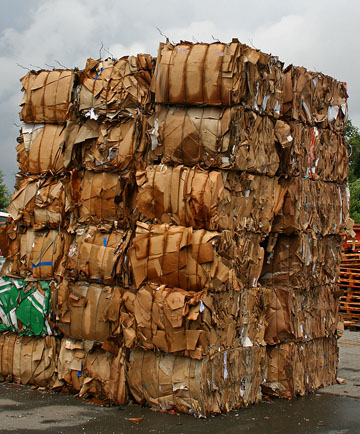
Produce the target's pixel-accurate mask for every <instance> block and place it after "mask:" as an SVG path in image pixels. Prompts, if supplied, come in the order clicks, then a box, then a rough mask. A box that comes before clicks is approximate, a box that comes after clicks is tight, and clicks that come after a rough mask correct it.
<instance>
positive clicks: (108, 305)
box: [56, 280, 122, 342]
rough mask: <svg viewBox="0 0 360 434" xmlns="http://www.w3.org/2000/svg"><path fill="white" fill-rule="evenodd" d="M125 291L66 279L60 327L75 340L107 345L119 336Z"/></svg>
mask: <svg viewBox="0 0 360 434" xmlns="http://www.w3.org/2000/svg"><path fill="white" fill-rule="evenodd" d="M121 295H122V289H121V288H119V287H117V286H115V287H111V286H103V285H99V284H91V283H88V282H76V283H72V282H69V281H67V280H63V281H62V282H61V284H60V285H59V287H58V290H57V305H56V318H57V321H56V324H57V327H58V328H59V329H60V330H61V332H62V333H63V334H64V335H65V336H67V337H71V338H74V339H88V340H92V341H97V342H104V341H106V340H107V339H108V338H110V337H111V336H113V335H114V334H119V329H118V327H119V319H120V304H121Z"/></svg>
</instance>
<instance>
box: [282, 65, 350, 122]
mask: <svg viewBox="0 0 360 434" xmlns="http://www.w3.org/2000/svg"><path fill="white" fill-rule="evenodd" d="M284 76H285V80H284V106H283V115H284V117H286V118H293V119H296V120H301V121H302V122H304V123H310V124H313V125H318V126H319V127H321V128H326V127H330V128H332V129H339V130H341V129H343V127H344V126H345V123H346V121H347V119H348V107H347V97H348V95H347V91H346V83H342V82H339V81H337V80H335V79H334V78H332V77H329V76H328V75H324V74H321V73H319V72H311V71H307V70H306V69H305V68H304V67H298V66H293V65H289V66H288V67H287V68H286V70H285V71H284Z"/></svg>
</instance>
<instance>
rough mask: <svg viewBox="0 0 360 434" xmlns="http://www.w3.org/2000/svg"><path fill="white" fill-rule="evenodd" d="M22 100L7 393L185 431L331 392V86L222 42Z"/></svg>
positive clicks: (343, 170) (132, 63) (336, 201)
mask: <svg viewBox="0 0 360 434" xmlns="http://www.w3.org/2000/svg"><path fill="white" fill-rule="evenodd" d="M22 84H23V87H24V98H23V101H22V104H21V105H22V110H21V114H20V116H21V119H22V120H23V121H24V125H23V127H22V131H21V136H20V138H19V145H18V148H17V150H18V161H19V167H20V173H19V175H18V177H17V184H16V192H15V193H14V196H13V198H12V203H11V205H10V207H9V212H10V214H11V215H12V217H13V219H14V222H13V223H11V224H8V225H7V226H5V227H4V228H3V229H1V233H0V242H1V247H2V250H3V251H4V253H5V255H6V256H7V261H6V263H5V265H4V268H3V270H2V274H3V276H4V277H3V278H2V282H1V285H2V287H3V288H4V291H0V314H1V322H0V331H3V332H5V333H3V334H1V335H0V368H1V371H0V373H1V376H2V378H12V379H14V380H15V381H19V382H22V383H24V384H28V383H31V384H38V385H41V386H43V385H47V386H49V387H54V388H56V387H58V388H59V387H62V388H64V387H65V388H67V389H68V390H71V391H75V392H78V393H79V394H80V395H81V396H87V395H94V396H97V397H99V398H102V399H108V400H111V401H112V402H116V403H120V404H124V403H126V402H127V401H128V399H129V396H132V397H133V398H134V399H135V400H136V401H137V402H140V403H149V404H150V405H152V406H155V407H159V408H161V409H166V410H167V409H171V408H175V409H176V410H178V411H181V412H185V413H190V414H196V415H208V414H211V413H219V412H221V411H229V410H230V409H232V408H238V407H241V406H246V405H249V404H251V403H254V402H257V401H258V400H259V399H260V398H261V396H262V395H261V394H262V390H263V391H265V392H266V393H272V394H275V395H278V396H286V397H289V396H293V395H295V394H298V393H300V394H303V393H305V392H306V391H310V390H314V389H315V388H317V387H319V386H321V385H323V384H328V383H331V382H332V381H334V376H335V373H336V367H337V347H336V340H335V332H336V326H337V322H338V304H337V294H336V292H335V286H334V283H335V281H336V270H337V269H338V267H339V264H340V256H339V255H340V237H339V234H340V233H341V232H342V231H343V230H344V229H345V226H346V223H347V218H348V199H349V198H348V193H347V189H346V178H347V153H346V146H345V144H344V140H343V136H342V127H343V123H344V121H345V120H346V91H345V88H344V86H343V85H342V84H341V83H338V82H336V81H335V80H333V79H331V78H329V77H326V76H323V75H322V74H314V73H309V72H307V71H306V70H304V69H303V68H295V67H289V68H288V69H287V70H285V71H284V70H283V67H282V64H281V63H280V62H279V61H278V59H277V58H275V57H273V56H270V55H267V54H264V53H261V52H259V51H257V50H254V49H252V48H250V47H247V46H245V45H243V44H240V43H239V42H238V41H237V40H233V41H232V43H230V44H222V43H213V44H192V43H180V44H178V45H176V46H174V45H171V44H169V43H167V44H160V49H159V54H158V58H157V62H156V66H155V62H154V60H153V59H152V58H151V57H150V56H148V55H138V56H131V57H126V58H122V59H120V60H118V61H117V60H114V59H106V60H93V59H89V60H88V61H87V64H86V67H85V69H84V70H83V71H77V70H74V71H65V70H62V71H39V72H31V73H29V74H27V75H26V76H25V77H24V78H23V79H22ZM154 100H155V104H154ZM334 270H335V273H334ZM3 292H4V295H3ZM36 307H37V308H36ZM24 335H28V336H24ZM24 351H25V353H24V354H25V355H26V357H25V356H24V357H23V356H22V352H24ZM324 354H326V360H325V358H324ZM35 362H36V363H35ZM310 366H315V367H316V369H315V372H313V371H311V370H310Z"/></svg>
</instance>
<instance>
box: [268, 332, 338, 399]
mask: <svg viewBox="0 0 360 434" xmlns="http://www.w3.org/2000/svg"><path fill="white" fill-rule="evenodd" d="M338 356H339V350H338V347H337V343H336V338H334V337H329V338H323V339H315V340H312V341H309V342H305V343H294V342H290V343H284V344H280V345H275V346H268V347H267V365H268V366H267V377H266V383H265V384H264V385H263V387H262V391H263V393H265V394H266V395H271V396H277V397H280V398H288V399H289V398H294V397H295V396H296V395H301V396H303V395H305V394H306V393H309V392H315V391H316V390H317V389H318V388H319V387H323V386H328V385H330V384H334V383H335V382H336V376H337V367H338Z"/></svg>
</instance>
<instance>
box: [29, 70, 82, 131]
mask: <svg viewBox="0 0 360 434" xmlns="http://www.w3.org/2000/svg"><path fill="white" fill-rule="evenodd" d="M20 81H21V84H22V86H23V89H22V91H23V92H24V95H23V98H22V100H21V102H20V106H21V107H22V109H21V112H20V119H21V120H22V121H24V122H34V123H42V122H46V123H55V124H61V123H63V122H65V121H66V120H67V119H68V117H69V110H70V107H71V96H72V90H73V86H74V82H75V73H74V71H70V70H52V71H44V70H41V71H30V72H28V73H27V74H26V75H25V76H24V77H23V78H22V79H21V80H20Z"/></svg>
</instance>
